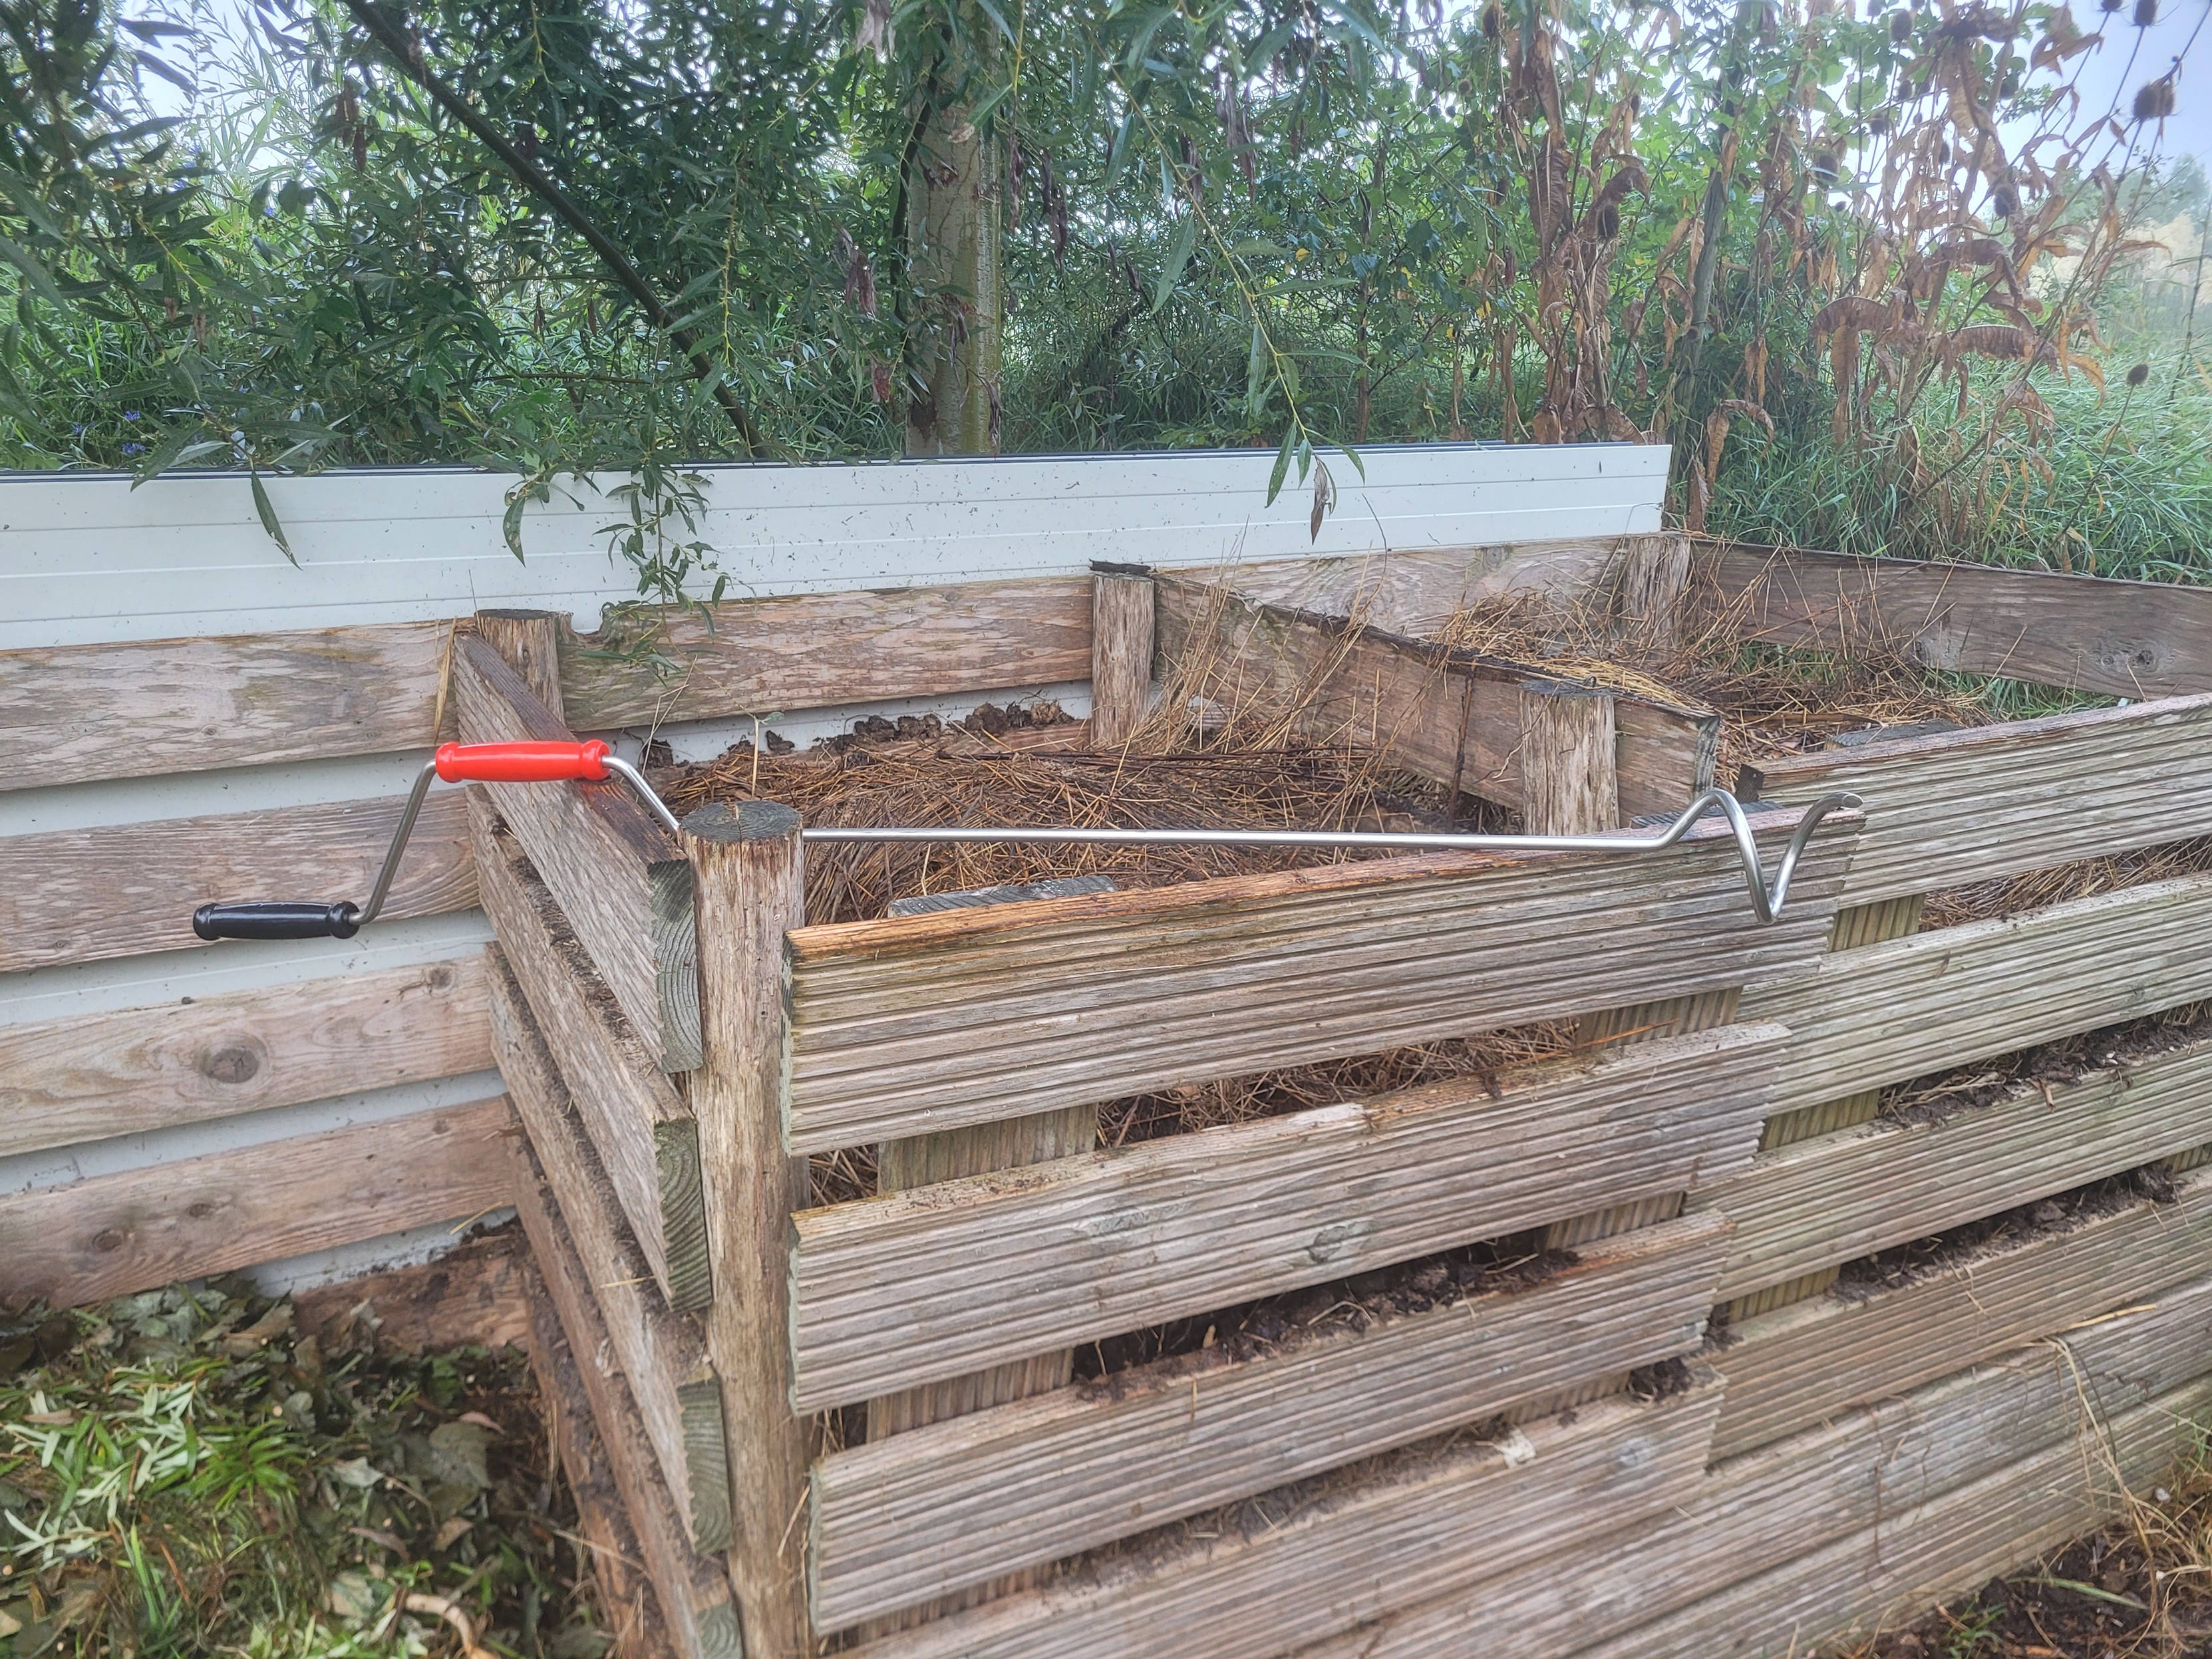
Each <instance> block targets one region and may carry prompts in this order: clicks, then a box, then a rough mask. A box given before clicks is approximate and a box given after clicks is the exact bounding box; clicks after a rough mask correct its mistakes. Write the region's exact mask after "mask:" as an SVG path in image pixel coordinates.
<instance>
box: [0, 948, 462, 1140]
mask: <svg viewBox="0 0 2212 1659" xmlns="http://www.w3.org/2000/svg"><path fill="white" fill-rule="evenodd" d="M491 1063H492V1060H491V1037H490V1032H489V1029H488V1028H487V1026H486V1025H485V1024H484V981H483V964H482V963H481V962H480V961H479V959H478V958H477V957H475V956H473V955H471V956H468V957H461V958H459V960H457V961H453V962H428V963H420V964H418V965H416V966H412V967H406V968H392V969H385V970H383V971H381V972H379V973H371V974H357V975H337V976H333V977H331V978H327V979H313V980H303V981H295V982H294V983H292V984H289V985H276V986H267V987H262V988H260V989H258V990H252V991H238V992H232V993H228V994H224V995H221V996H212V997H200V998H197V999H195V1000H191V1001H187V1002H183V1003H163V1004H161V1005H160V1006H155V1007H148V1008H123V1009H117V1010H113V1011H112V1012H103V1013H97V1014H81V1015H78V1016H76V1018H70V1019H61V1020H51V1021H46V1022H43V1023H40V1024H33V1025H10V1026H0V1156H6V1155H8V1154H9V1153H14V1152H35V1151H37V1150H38V1149H39V1148H40V1147H44V1146H67V1145H69V1144H70V1142H72V1141H78V1140H96V1139H101V1138H102V1137H104V1136H107V1135H122V1134H143V1133H147V1132H148V1131H149V1130H154V1129H161V1128H166V1127H169V1126H171V1125H173V1124H178V1123H194V1122H198V1121H203V1120H204V1119H207V1118H214V1117H228V1116H230V1115H234V1114H235V1113H239V1112H251V1111H258V1110H260V1109H263V1108H265V1107H270V1106H289V1105H293V1104H295V1103H300V1102H302V1101H310V1100H325V1099H328V1098H330V1097H333V1096H336V1095H345V1094H354V1093H357V1092H359V1091H362V1090H364V1089H381V1088H386V1087H388V1086H390V1085H393V1084H396V1083H410V1082H416V1081H419V1080H422V1079H429V1078H440V1077H455V1076H459V1075H460V1074H461V1073H466V1072H477V1071H483V1070H484V1069H486V1068H488V1067H489V1066H490V1065H491Z"/></svg>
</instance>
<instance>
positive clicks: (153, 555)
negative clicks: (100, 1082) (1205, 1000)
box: [0, 445, 1668, 1289]
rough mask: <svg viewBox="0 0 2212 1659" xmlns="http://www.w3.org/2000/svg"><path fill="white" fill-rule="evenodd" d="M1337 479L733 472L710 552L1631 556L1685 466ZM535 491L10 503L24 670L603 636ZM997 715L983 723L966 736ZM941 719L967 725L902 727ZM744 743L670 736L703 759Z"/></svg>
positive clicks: (163, 961) (7, 570)
mask: <svg viewBox="0 0 2212 1659" xmlns="http://www.w3.org/2000/svg"><path fill="white" fill-rule="evenodd" d="M1330 459H1331V465H1332V470H1333V472H1334V477H1335V479H1336V482H1337V485H1338V489H1339V505H1338V507H1337V510H1336V511H1335V513H1334V514H1333V515H1332V516H1331V517H1330V518H1329V520H1328V521H1327V523H1325V524H1324V526H1322V532H1321V535H1320V538H1319V539H1318V540H1315V539H1313V538H1310V534H1309V531H1308V525H1307V520H1308V514H1309V512H1310V503H1311V497H1310V494H1307V493H1305V492H1302V491H1300V490H1298V489H1296V488H1295V487H1293V488H1291V489H1288V490H1286V491H1285V494H1284V495H1283V497H1282V498H1281V499H1279V501H1277V502H1276V503H1275V504H1274V506H1273V507H1268V506H1267V502H1266V492H1267V473H1268V471H1269V469H1270V468H1271V466H1272V465H1273V454H1272V453H1267V452H1260V451H1236V452H1227V453H1181V454H1134V455H1097V456H1084V457H1048V458H1039V459H1007V460H976V461H941V462H927V463H895V464H893V463H886V464H880V465H863V466H829V465H825V466H817V467H781V466H714V467H708V468H704V469H702V472H703V474H704V477H705V478H706V481H707V483H706V490H707V495H708V501H709V510H708V513H707V514H706V516H705V518H704V520H703V521H702V524H701V526H700V533H701V534H702V536H703V537H704V538H705V539H706V540H708V542H709V543H710V544H712V545H713V546H714V548H715V549H716V550H717V551H718V554H719V556H720V561H721V565H722V568H724V569H725V570H726V572H727V573H728V574H729V575H730V577H731V579H732V582H731V588H732V593H733V595H743V594H747V593H771V592H775V593H781V592H805V591H818V590H824V589H831V588H850V587H867V586H904V585H909V584H915V583H924V582H947V581H962V580H979V579H985V578H989V577H993V576H1016V575H1039V574H1068V573H1074V572H1080V571H1082V570H1084V569H1085V568H1087V567H1088V565H1089V564H1090V562H1091V561H1092V560H1094V559H1113V560H1122V561H1130V562H1145V563H1152V564H1158V565H1168V566H1191V565H1206V564H1214V563H1220V562H1232V561H1242V560H1256V559H1261V558H1283V557H1286V556H1297V555H1303V554H1319V555H1342V554H1347V553H1355V554H1356V553H1362V552H1367V551H1370V550H1379V549H1383V548H1400V549H1409V548H1421V547H1460V546H1467V547H1476V546H1496V545H1498V544H1507V543H1513V542H1521V541H1534V540H1549V539H1565V538H1597V537H1610V536H1618V535H1624V534H1632V533H1637V532H1647V531H1652V530H1656V529H1657V528H1658V527H1659V513H1660V502H1661V499H1662V494H1663V490H1664V487H1665V481H1666V469H1667V463H1668V452H1667V451H1666V450H1665V449H1664V448H1663V447H1632V446H1595V447H1577V448H1556V447H1555V448H1545V447H1484V446H1475V445H1440V446H1433V447H1400V448H1389V447H1385V448H1376V449H1370V450H1367V451H1365V452H1364V453H1363V457H1362V459H1364V463H1365V467H1366V477H1365V480H1364V483H1363V482H1362V481H1361V479H1360V478H1359V477H1358V473H1357V471H1356V470H1355V469H1354V468H1353V466H1352V464H1351V463H1350V462H1348V461H1346V459H1344V458H1343V457H1341V456H1334V457H1332V458H1330ZM512 482H513V481H512V479H511V478H508V477H502V476H498V475H494V474H488V473H483V472H477V471H464V470H459V469H409V470H392V471H356V472H342V473H331V474H325V475H322V476H319V477H307V478H282V479H273V480H270V484H269V488H270V494H271V495H272V496H273V497H274V498H275V502H276V508H277V511H278V513H279V514H280V516H281V517H282V518H283V521H284V524H285V527H286V530H287V532H288V534H289V538H290V540H291V544H292V546H293V548H294V550H295V552H296V553H297V555H298V556H299V559H300V566H299V568H294V567H293V566H291V565H290V564H289V563H288V562H286V561H285V559H284V557H283V555H282V554H281V553H280V552H279V551H278V550H276V547H275V546H274V545H273V544H271V543H270V541H269V539H268V538H267V537H266V536H265V535H264V533H263V532H262V529H261V527H260V525H259V522H258V519H257V518H256V516H255V513H254V511H253V507H252V499H251V496H250V494H249V492H248V485H247V482H246V479H245V477H242V476H236V475H226V474H197V475H191V476H184V477H172V478H163V479H158V480H156V481H155V482H154V483H149V484H147V485H145V486H143V487H142V488H139V489H131V487H130V484H129V481H128V480H127V479H120V478H114V477H91V476H35V477H26V476H21V475H16V476H10V477H0V649H23V648H31V647H55V646H64V645H84V644H94V643H98V642H102V641H127V640H150V639H173V638H179V637H183V636H188V635H224V634H243V633H260V632H270V631H276V630H288V629H314V628H331V627H343V626H348V625H358V624H366V623H388V622H407V621H418V620H426V619H431V618H439V617H453V616H458V615H463V614H465V613H467V612H469V611H473V610H476V609H477V608H479V607H480V606H484V605H531V606H537V607H543V608H547V609H563V610H568V611H572V612H573V613H574V614H575V615H576V617H577V619H578V623H579V626H580V627H582V628H584V629H590V628H592V627H593V626H595V625H596V623H597V621H598V617H599V609H600V607H601V606H602V605H605V604H607V603H609V602H611V601H614V600H618V599H626V598H629V597H631V582H630V579H629V575H628V574H627V568H626V567H624V566H623V565H621V564H620V563H619V562H618V561H615V560H611V559H610V557H609V556H608V554H607V551H606V544H605V538H604V536H603V535H602V534H601V533H599V532H600V526H604V525H606V524H608V523H610V522H611V521H612V520H614V519H615V518H616V517H617V507H616V506H615V504H614V503H611V502H610V501H607V500H605V498H604V497H603V496H601V495H598V494H597V493H596V491H595V490H594V489H591V488H589V487H585V486H579V487H577V488H575V489H573V490H570V491H568V492H565V493H564V494H563V495H561V496H559V497H557V498H556V501H555V502H554V504H553V505H551V506H550V507H532V508H531V509H530V511H529V513H528V515H527V518H526V528H525V532H524V538H525V544H526V549H527V551H528V553H529V562H527V564H519V563H517V562H516V561H515V560H514V558H513V556H512V555H511V554H510V553H509V552H508V551H507V547H506V544H505V542H504V540H503V538H502V537H501V515H502V513H503V511H504V506H505V492H506V490H507V488H508V486H509V485H510V484H511V483H512ZM600 482H601V483H602V484H604V485H606V486H608V487H612V486H613V485H614V484H616V483H619V482H621V480H619V479H613V478H610V479H604V480H601V481H600ZM1008 689H1009V690H1030V691H1037V690H1043V691H1045V692H1046V694H1047V695H1059V696H1063V697H1064V698H1065V699H1066V701H1067V702H1068V704H1069V706H1070V708H1071V710H1072V711H1073V712H1078V713H1079V712H1082V710H1083V708H1084V707H1085V704H1086V702H1087V696H1086V695H1085V694H1086V693H1087V690H1088V688H1087V687H1079V686H1065V687H1054V688H1008ZM982 700H983V699H982V698H981V697H969V698H966V699H963V700H961V701H960V707H959V708H958V710H957V712H963V713H964V712H965V711H966V709H967V708H972V707H973V705H974V704H975V702H980V701H982ZM882 707H883V708H889V707H890V706H888V705H885V706H882ZM921 708H946V709H950V708H951V705H950V704H947V703H944V702H928V703H921V702H916V703H905V704H901V705H897V706H896V708H895V709H892V710H891V712H906V711H914V710H919V709H921ZM874 712H879V708H878V706H870V707H867V708H843V709H836V710H814V711H807V710H790V711H786V712H785V713H784V714H782V715H781V716H779V717H778V719H777V720H776V726H777V727H778V729H779V730H781V731H784V732H788V733H790V734H791V735H793V736H794V737H796V738H800V739H801V740H804V739H805V738H809V737H812V736H817V735H824V734H826V733H827V732H829V731H832V730H836V729H838V728H840V727H842V726H849V724H850V723H851V721H852V720H855V719H858V718H860V716H862V715H864V714H869V713H874ZM745 725H746V723H744V722H731V721H709V722H702V723H700V724H699V725H698V726H696V729H695V728H692V727H678V728H674V729H672V730H671V731H668V732H664V733H663V735H664V736H669V737H671V738H675V739H676V741H677V746H678V750H679V752H684V753H686V754H690V753H697V754H700V755H702V756H704V755H706V754H708V753H712V752H718V751H719V750H720V748H721V747H722V746H724V745H726V744H727V743H728V742H729V741H731V740H732V738H734V737H736V736H739V735H743V734H744V732H743V730H742V729H741V728H743V727H744V726H745ZM419 763H420V757H419V755H417V754H415V753H411V752H410V753H408V754H405V755H388V756H373V755H372V756H358V757H342V758H337V759H331V760H327V761H310V762H305V763H291V764H287V765H280V766H268V767H248V768H233V769H224V770H222V771H209V772H203V773H197V774H180V775H171V776H163V777H153V778H143V779H123V780H111V781H102V782H96V783H88V784H81V785H72V786H67V787H58V788H40V789H33V790H28V791H24V792H21V793H19V794H18V795H15V796H14V797H11V798H8V799H4V800H0V835H27V834H33V833H37V832H40V831H42V830H52V829H67V828H82V827H88V826H91V825H96V824H112V823H144V822H153V821H159V820H164V819H171V818H178V817H191V816H194V815H197V814H201V813H206V812H227V811H247V810H264V809H283V808H284V807H288V806H296V805H307V804H309V803H313V802H328V801H337V800H346V799H366V798H370V797H374V796H377V795H383V794H389V793H393V792H395V791H396V790H397V789H398V788H399V787H403V786H404V782H405V781H406V778H407V777H408V775H410V773H411V772H412V770H413V769H414V767H415V766H416V765H417V764H419ZM487 936H488V930H487V929H486V927H485V924H484V921H483V916H482V915H480V914H478V913H476V912H470V913H468V914H466V915H445V916H433V917H427V918H421V919H417V920H415V921H400V922H395V923H390V924H385V925H381V926H380V927H376V928H374V929H373V930H371V932H370V933H368V934H367V935H364V936H363V937H362V939H357V940H354V941H350V942H340V941H336V940H324V941H314V942H311V943H306V944H250V943H243V942H235V941H234V942H230V943H226V944H223V945H216V946H210V947H208V948H206V949H204V950H187V951H172V952H164V953H162V954H160V955H157V956H148V957H131V958H126V959H123V960H111V961H103V962H96V963H84V964H82V965H76V966H64V967H52V968H45V969H38V970H36V971H33V972H28V973H20V974H14V975H0V1026H6V1025H11V1024H26V1023H32V1022H39V1021H48V1020H54V1019H60V1018H68V1017H70V1016H71V1015H73V1014H79V1013H82V1014H92V1013H95V1012H113V1011H116V1010H118V1009H128V1008H139V1007H143V1008H154V1007H158V1006H161V1005H164V1004H171V1005H173V1004H175V1003H177V1002H179V1000H186V999H191V998H196V997H204V996H210V995H215V994H224V993H236V992H239V991H243V990H247V989H251V988H254V987H262V986H270V987H273V986H277V985H286V984H294V983H303V982H313V981H318V980H321V979H327V978H335V977H337V976H342V975H346V974H349V973H353V972H362V971H368V970H369V969H373V968H376V967H390V966H394V965H398V964H399V963H415V962H427V961H433V960H436V959H439V958H441V957H447V956H451V955H455V954H459V953H460V952H464V951H468V950H471V949H473V948H474V947H475V945H477V943H478V942H480V941H481V940H482V939H483V938H485V937H487ZM495 1087H496V1079H495V1078H492V1077H490V1076H489V1075H484V1074H478V1075H476V1076H471V1077H466V1078H451V1079H439V1080H435V1081H433V1082H428V1083H410V1084H404V1085H398V1086H396V1087H386V1088H378V1087H375V1086H374V1080H373V1079H364V1086H363V1090H362V1092H360V1093H357V1094H353V1095H349V1096H347V1097H343V1098H339V1099H333V1100H326V1101H319V1102H312V1103H306V1104H302V1105H296V1106H286V1107H283V1108H277V1109H270V1110H266V1111H260V1112H252V1113H246V1114H241V1115H237V1116H234V1117H230V1118H225V1119H219V1120H216V1121H208V1122H199V1123H191V1124H185V1125H180V1126H178V1127H173V1128H168V1129H164V1130H161V1131H160V1132H158V1133H152V1134H147V1135H139V1136H130V1137H120V1136H118V1137H116V1138H113V1139H107V1140H103V1141H98V1142H94V1143H88V1144H84V1145H80V1146H67V1147H58V1148H52V1149H49V1150H46V1151H42V1152H35V1153H31V1154H27V1155H23V1156H21V1157H16V1158H0V1195H4V1194H8V1193H11V1192H21V1191H25V1190H27V1189H30V1188H40V1187H46V1186H49V1185H52V1184H55V1183H57V1182H68V1181H70V1180H73V1179H76V1178H79V1177H89V1176H96V1175H99V1174H102V1173H110V1172H114V1171H119V1170H131V1169H138V1168H143V1167H146V1166H149V1165H156V1164H167V1163H170V1162H172V1161H175V1160H179V1159H184V1158H192V1157H196V1156H199V1155H201V1154H204V1153H208V1152H216V1151H220V1150H222V1149H224V1148H227V1147H232V1146H248V1145H253V1144H257V1143H259V1142H264V1141H269V1140H274V1139H286V1138H289V1137H291V1136H294V1135H298V1134H303V1133H313V1132H314V1131H316V1130H319V1129H325V1128H330V1127H336V1126H339V1125H343V1124H347V1123H355V1122H362V1121H374V1120H379V1119H384V1118H392V1117H398V1116H403V1115H406V1114H407V1113H409V1112H410V1111H414V1110H417V1109H422V1108H424V1107H426V1106H431V1105H435V1104H438V1103H446V1102H455V1101H459V1100H464V1099H468V1098H477V1097H482V1096H483V1094H484V1093H485V1092H487V1091H489V1090H491V1089H494V1088H495ZM448 1236H449V1235H448V1231H447V1230H446V1229H443V1228H428V1229H421V1228H418V1229H415V1230H412V1231H410V1232H409V1233H407V1234H406V1235H404V1236H391V1237H385V1238H381V1239H374V1240H368V1241H365V1242H363V1243H358V1244H355V1245H349V1246H347V1247H344V1248H343V1249H337V1250H326V1251H320V1252H317V1253H315V1254H314V1255H313V1258H312V1259H309V1258H302V1259H301V1261H297V1262H292V1263H286V1264H279V1265H278V1266H276V1267H272V1268H271V1269H270V1279H271V1282H272V1283H291V1282H295V1281H298V1280H301V1279H327V1278H332V1277H343V1276H344V1275H345V1274H346V1273H348V1272H353V1271H367V1270H368V1269H369V1268H370V1267H380V1266H384V1265H387V1264H391V1263H393V1262H396V1261H400V1260H407V1259H422V1257H425V1256H427V1255H432V1254H435V1251H436V1249H438V1248H439V1247H440V1246H441V1244H442V1243H444V1242H445V1241H446V1239H447V1237H448ZM0 1289H4V1285H0Z"/></svg>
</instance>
